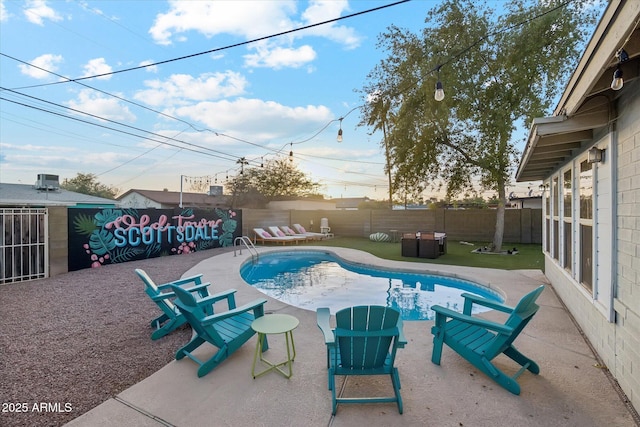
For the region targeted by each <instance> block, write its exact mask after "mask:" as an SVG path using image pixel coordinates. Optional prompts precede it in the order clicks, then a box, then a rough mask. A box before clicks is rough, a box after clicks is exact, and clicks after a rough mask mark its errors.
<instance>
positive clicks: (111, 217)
mask: <svg viewBox="0 0 640 427" xmlns="http://www.w3.org/2000/svg"><path fill="white" fill-rule="evenodd" d="M121 216H122V211H121V210H120V209H103V210H102V211H101V212H98V213H97V214H96V216H95V218H96V224H97V225H98V227H104V226H105V225H106V224H108V223H110V222H113V221H115V220H116V219H118V218H119V217H121Z"/></svg>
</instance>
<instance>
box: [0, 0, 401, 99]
mask: <svg viewBox="0 0 640 427" xmlns="http://www.w3.org/2000/svg"><path fill="white" fill-rule="evenodd" d="M409 1H411V0H400V1H397V2H394V3H390V4H386V5H383V6H378V7H375V8H373V9H367V10H363V11H360V12H356V13H352V14H350V15H345V16H339V17H337V18H334V19H329V20H326V21H322V22H317V23H315V24H309V25H305V26H303V27H300V28H294V29H292V30H287V31H282V32H279V33H276V34H271V35H269V36H264V37H259V38H257V39H253V40H247V41H244V42H239V43H234V44H231V45H227V46H224V47H219V48H215V49H210V50H207V51H204V52H198V53H192V54H190V55H184V56H180V57H178V58H172V59H166V60H164V61H159V62H154V63H151V64H144V65H139V66H137V67H130V68H125V69H122V70H116V71H111V72H108V73H102V74H96V75H93V76H85V77H77V78H75V79H67V80H65V81H59V82H53V83H43V84H39V85H32V86H23V87H18V88H14V89H30V88H35V87H43V86H51V85H58V84H62V83H68V82H78V81H80V80H87V79H93V78H97V77H104V76H111V75H114V74H120V73H125V72H127V71H134V70H139V69H142V68H147V67H153V66H157V65H162V64H167V63H170V62H175V61H182V60H184V59H189V58H193V57H196V56H201V55H206V54H210V53H214V52H220V51H222V50H227V49H231V48H234V47H239V46H244V45H248V44H251V43H256V42H259V41H263V40H268V39H271V38H275V37H280V36H284V35H287V34H291V33H295V32H298V31H302V30H307V29H309V28H314V27H318V26H321V25H325V24H330V23H332V22H337V21H341V20H344V19H349V18H353V17H355V16H359V15H364V14H367V13H371V12H376V11H378V10H382V9H386V8H388V7H392V6H397V5H399V4H402V3H407V2H409ZM0 54H1V53H0Z"/></svg>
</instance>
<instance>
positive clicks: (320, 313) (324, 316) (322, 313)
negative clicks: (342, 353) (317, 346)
mask: <svg viewBox="0 0 640 427" xmlns="http://www.w3.org/2000/svg"><path fill="white" fill-rule="evenodd" d="M330 319H331V312H330V311H329V309H328V308H327V307H321V308H318V309H317V310H316V322H317V323H318V328H320V331H322V334H323V335H324V342H325V344H327V345H333V344H335V335H334V333H333V329H331V324H330V322H329V321H330Z"/></svg>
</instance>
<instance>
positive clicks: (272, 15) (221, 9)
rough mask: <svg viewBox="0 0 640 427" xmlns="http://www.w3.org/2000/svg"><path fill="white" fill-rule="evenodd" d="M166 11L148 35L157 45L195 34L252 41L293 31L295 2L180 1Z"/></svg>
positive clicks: (160, 14) (176, 0) (172, 2)
mask: <svg viewBox="0 0 640 427" xmlns="http://www.w3.org/2000/svg"><path fill="white" fill-rule="evenodd" d="M169 5H170V7H169V11H168V12H166V13H159V14H158V15H157V16H156V20H155V22H154V24H153V26H152V27H151V28H150V29H149V34H151V36H152V37H153V39H154V40H155V41H156V42H157V43H159V44H171V43H172V40H171V39H172V37H173V36H175V35H177V34H180V33H186V32H188V31H197V32H200V33H201V34H203V35H205V36H206V37H208V38H209V37H213V36H214V35H216V34H223V33H228V34H234V35H238V36H243V37H246V38H247V39H253V38H257V37H261V36H266V35H269V34H272V33H278V32H282V31H286V30H289V29H292V28H293V27H294V23H293V22H292V21H291V20H290V19H289V16H288V15H290V14H292V13H295V11H296V2H295V1H293V0H284V1H274V2H271V1H269V2H267V1H215V2H204V1H179V0H172V1H170V2H169Z"/></svg>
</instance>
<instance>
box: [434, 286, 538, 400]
mask: <svg viewBox="0 0 640 427" xmlns="http://www.w3.org/2000/svg"><path fill="white" fill-rule="evenodd" d="M543 289H544V286H540V287H538V288H537V289H535V290H533V291H531V292H529V293H528V294H527V295H525V296H524V297H522V299H521V300H520V302H518V305H516V306H515V307H514V308H511V307H508V306H506V305H503V304H500V303H497V302H495V301H489V300H486V299H484V298H481V297H477V296H475V295H471V294H466V293H465V294H462V296H463V297H464V298H465V302H464V308H463V313H462V314H461V313H458V312H455V311H452V310H449V309H446V308H444V307H440V306H437V305H434V306H432V307H431V308H432V309H433V310H434V311H435V312H436V322H435V325H434V326H433V327H432V328H431V332H432V333H433V353H432V354H431V361H432V362H433V363H435V364H436V365H439V364H440V357H441V355H442V344H446V345H448V346H449V347H451V349H453V350H454V351H455V352H456V353H458V354H460V356H462V357H464V358H465V359H467V360H468V361H469V362H470V363H471V364H472V365H473V366H475V367H476V368H478V369H480V370H481V371H482V372H484V373H485V374H487V375H488V376H489V377H490V378H491V379H492V380H494V381H495V382H497V383H498V384H500V385H501V386H502V387H504V388H506V389H507V390H509V391H510V392H511V393H513V394H520V385H519V384H518V383H517V381H516V379H517V378H518V377H519V376H520V375H521V374H522V373H523V372H524V371H525V370H526V369H528V370H529V371H530V372H532V373H534V374H538V373H539V372H540V368H539V367H538V365H537V364H536V363H535V362H534V361H533V360H531V359H529V358H528V357H526V356H525V355H523V354H522V353H520V352H519V351H518V350H516V348H515V347H514V346H513V341H514V340H515V339H516V338H517V337H518V335H519V334H520V332H522V330H523V329H524V327H525V326H526V325H527V323H529V321H530V320H531V318H532V317H533V315H534V314H536V312H537V311H538V308H539V307H538V305H537V304H536V299H537V298H538V296H539V295H540V294H541V293H542V291H543ZM473 304H480V305H483V306H485V307H489V308H492V309H495V310H499V311H502V312H504V313H509V314H510V316H509V318H508V319H507V320H506V322H505V323H504V324H501V323H496V322H491V321H489V320H485V319H480V318H478V317H472V316H471V309H472V306H473ZM447 319H451V320H447ZM501 353H504V354H505V355H506V356H508V357H509V358H511V359H512V360H514V361H515V362H517V363H518V364H519V365H520V366H521V368H520V370H518V372H516V373H515V374H514V375H513V376H509V375H507V374H505V373H504V372H502V371H501V370H500V369H498V367H497V366H495V365H494V364H493V363H491V361H492V360H493V359H494V358H495V357H496V356H498V355H500V354H501Z"/></svg>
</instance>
